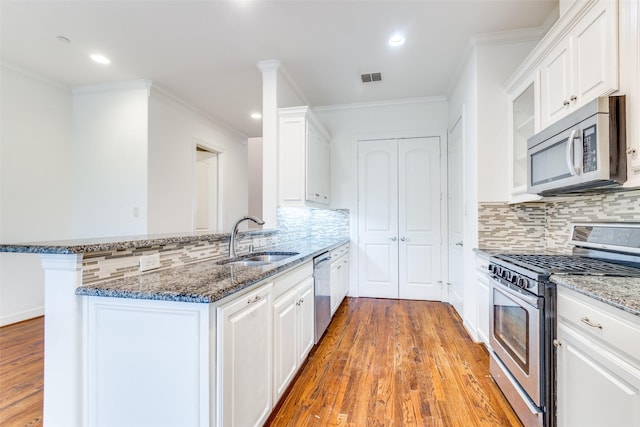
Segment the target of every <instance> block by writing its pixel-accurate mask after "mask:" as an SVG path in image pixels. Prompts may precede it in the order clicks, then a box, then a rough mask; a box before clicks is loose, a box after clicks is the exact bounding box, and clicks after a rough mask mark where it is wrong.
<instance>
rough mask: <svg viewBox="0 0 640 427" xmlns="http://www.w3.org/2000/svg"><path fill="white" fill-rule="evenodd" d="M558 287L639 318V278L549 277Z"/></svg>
mask: <svg viewBox="0 0 640 427" xmlns="http://www.w3.org/2000/svg"><path fill="white" fill-rule="evenodd" d="M551 281H552V282H553V283H555V284H557V285H559V286H563V287H565V288H567V289H572V290H574V291H576V292H579V293H581V294H584V295H586V296H588V297H591V298H593V299H596V300H598V301H601V302H603V303H605V304H609V305H611V306H613V307H616V308H619V309H621V310H624V311H626V312H628V313H631V314H634V315H636V316H640V277H611V276H574V275H558V274H554V275H552V276H551Z"/></svg>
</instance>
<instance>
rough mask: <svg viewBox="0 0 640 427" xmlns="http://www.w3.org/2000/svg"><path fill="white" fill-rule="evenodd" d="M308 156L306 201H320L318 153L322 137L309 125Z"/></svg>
mask: <svg viewBox="0 0 640 427" xmlns="http://www.w3.org/2000/svg"><path fill="white" fill-rule="evenodd" d="M306 144H307V155H306V159H305V161H306V165H307V170H306V183H305V184H306V189H307V190H306V199H307V201H309V202H319V201H320V190H319V182H318V174H319V172H318V171H319V164H318V152H319V151H320V144H321V140H320V135H318V132H317V131H316V129H315V128H314V127H313V126H311V125H308V126H307V142H306Z"/></svg>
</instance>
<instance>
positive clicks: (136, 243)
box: [0, 230, 276, 254]
mask: <svg viewBox="0 0 640 427" xmlns="http://www.w3.org/2000/svg"><path fill="white" fill-rule="evenodd" d="M270 231H272V232H274V233H275V232H276V230H251V231H242V232H240V234H241V235H250V234H254V233H256V234H265V233H268V232H270ZM230 235H231V233H228V232H227V233H211V232H189V233H179V234H176V233H173V234H147V235H140V236H123V237H97V238H88V239H75V240H56V241H47V242H27V243H11V244H0V252H16V253H32V254H83V253H91V252H103V251H119V250H125V249H131V248H148V247H154V246H164V245H170V244H175V243H182V244H188V243H192V242H199V241H203V240H207V241H219V240H228V239H229V236H230Z"/></svg>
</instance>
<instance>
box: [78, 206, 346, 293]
mask: <svg viewBox="0 0 640 427" xmlns="http://www.w3.org/2000/svg"><path fill="white" fill-rule="evenodd" d="M278 223H279V229H278V230H266V231H262V230H255V231H247V232H243V233H239V234H238V241H237V243H238V250H237V253H238V255H242V254H246V253H248V252H249V251H250V249H251V248H253V250H254V251H257V250H259V249H261V248H266V247H269V246H274V245H277V244H279V243H286V242H293V241H296V240H302V239H309V238H314V239H322V238H328V239H334V238H335V239H341V238H349V211H348V210H324V209H308V208H280V209H279V211H278ZM156 253H159V254H160V266H161V267H160V268H162V269H165V268H172V267H179V266H182V265H187V264H191V263H195V262H200V261H206V260H217V259H221V258H224V257H226V256H228V253H229V239H228V238H224V239H216V240H209V241H207V240H202V241H198V242H196V243H193V242H192V243H188V244H180V243H173V244H168V245H162V246H154V247H145V248H133V249H127V250H118V251H104V252H91V253H85V254H84V256H83V259H82V283H83V284H88V283H96V282H99V281H103V280H111V279H119V278H124V277H131V276H137V275H139V274H141V273H140V269H139V257H140V256H142V255H152V254H156Z"/></svg>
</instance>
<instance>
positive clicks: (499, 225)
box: [478, 190, 640, 253]
mask: <svg viewBox="0 0 640 427" xmlns="http://www.w3.org/2000/svg"><path fill="white" fill-rule="evenodd" d="M575 222H640V190H631V191H620V192H612V193H601V194H589V195H581V196H572V197H562V198H558V199H547V200H545V201H544V202H535V203H522V204H517V205H509V204H506V203H479V204H478V246H479V247H481V248H486V249H504V250H518V249H527V250H537V249H553V250H558V251H560V252H566V253H569V252H570V251H571V247H570V246H569V245H568V244H567V240H568V238H569V232H570V229H571V224H572V223H575Z"/></svg>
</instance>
